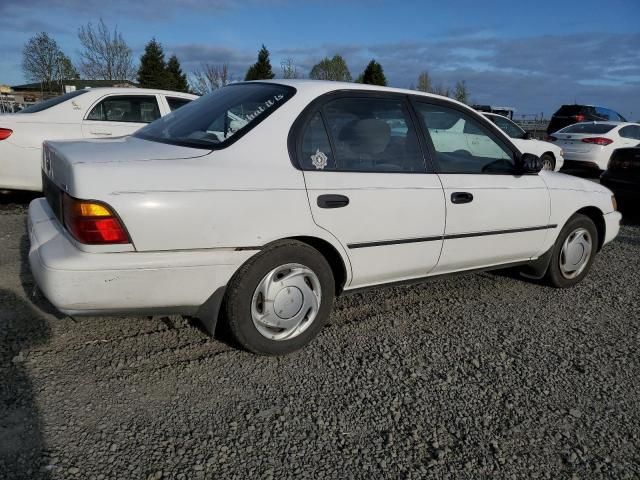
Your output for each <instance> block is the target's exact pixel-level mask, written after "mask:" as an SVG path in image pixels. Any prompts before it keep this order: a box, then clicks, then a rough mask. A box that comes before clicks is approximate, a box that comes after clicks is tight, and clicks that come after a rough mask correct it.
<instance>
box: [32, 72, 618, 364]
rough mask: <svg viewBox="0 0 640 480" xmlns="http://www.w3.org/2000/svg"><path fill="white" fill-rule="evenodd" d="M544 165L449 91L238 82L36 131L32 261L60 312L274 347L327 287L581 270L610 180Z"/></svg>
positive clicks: (322, 298) (599, 235)
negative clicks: (62, 131) (134, 317)
mask: <svg viewBox="0 0 640 480" xmlns="http://www.w3.org/2000/svg"><path fill="white" fill-rule="evenodd" d="M460 122H462V124H461V125H460ZM453 126H456V129H455V130H452V127H453ZM479 136H483V137H485V139H486V141H485V142H483V143H480V142H477V141H476V140H477V139H478V137H479ZM541 168H542V165H541V161H540V159H539V158H538V157H535V156H533V155H530V154H522V153H521V152H520V151H519V150H518V148H517V147H516V146H515V145H514V144H513V143H512V142H511V141H510V140H509V138H508V137H507V136H505V135H504V134H502V132H501V131H500V130H498V128H497V127H496V126H495V125H494V124H493V123H491V122H490V121H489V120H487V119H486V118H485V117H483V116H482V115H480V114H479V113H478V112H476V111H474V110H472V109H471V108H469V107H467V106H466V105H464V104H462V103H459V102H456V101H455V100H451V99H447V98H443V97H439V96H436V95H430V94H424V93H420V92H416V91H412V90H402V89H393V88H384V87H377V86H373V85H361V84H355V83H338V82H316V81H308V80H307V81H304V80H278V81H268V82H248V83H238V84H233V85H230V86H227V87H224V88H222V89H219V90H217V91H215V92H214V93H211V94H209V95H207V96H205V97H203V98H201V99H199V100H196V101H194V102H192V103H190V104H189V105H186V106H185V107H183V108H181V109H180V110H178V111H176V112H174V113H172V114H171V115H168V116H167V117H165V118H162V119H159V120H156V121H155V122H154V123H152V124H150V125H148V126H146V127H144V128H143V129H141V130H139V131H138V132H136V133H135V134H134V135H132V136H129V137H122V138H117V139H111V140H103V141H100V142H97V141H68V142H61V141H56V142H49V141H47V142H45V144H44V160H43V169H44V176H45V197H46V198H43V199H37V200H34V201H33V202H32V203H31V204H30V206H29V222H28V223H29V235H30V239H31V249H30V252H29V261H30V264H31V269H32V272H33V274H34V277H35V279H36V281H37V283H38V285H39V286H40V288H41V290H42V291H43V292H44V294H45V295H46V297H47V298H48V299H49V300H50V301H51V302H52V303H53V305H55V306H56V307H57V308H58V309H59V310H61V311H62V312H65V313H67V314H70V315H83V314H85V315H86V314H89V315H98V314H113V313H116V312H118V313H133V312H136V313H140V312H144V313H153V312H165V313H175V314H187V315H194V316H196V317H198V318H200V320H202V322H203V324H204V325H205V326H206V328H207V330H208V331H209V332H213V331H214V330H215V325H216V322H217V321H218V318H220V319H222V320H223V321H225V322H226V323H227V325H228V328H229V331H230V332H231V333H232V335H233V336H234V338H235V339H236V340H237V341H238V342H239V344H240V345H242V346H244V347H245V348H247V349H248V350H250V351H253V352H257V353H261V354H281V353H286V352H290V351H292V350H295V349H297V348H300V347H302V346H303V345H305V344H307V343H308V342H309V341H311V340H312V339H313V338H314V337H315V336H316V335H317V334H318V332H319V331H320V329H321V328H322V326H323V325H324V324H325V323H326V322H327V320H328V318H329V314H330V312H331V308H332V304H333V299H334V296H335V295H339V294H341V293H343V292H353V291H356V290H360V289H364V288H369V287H375V286H379V285H384V284H390V283H396V282H414V281H417V280H420V279H424V278H433V277H437V276H442V275H446V274H450V273H455V272H464V271H467V272H469V271H478V270H490V269H495V268H504V267H507V266H510V267H518V268H520V269H521V270H522V271H525V272H527V274H528V275H530V276H532V277H535V278H544V279H545V280H546V281H547V282H548V283H549V284H550V285H553V286H555V287H571V286H573V285H575V284H577V283H578V282H580V281H581V280H582V279H583V278H584V277H585V275H586V274H587V272H588V271H589V269H590V267H591V264H592V261H593V258H594V256H595V254H596V252H597V251H598V250H600V249H601V248H602V246H603V245H604V244H606V243H607V242H610V241H611V240H612V239H613V238H614V237H615V236H616V235H617V233H618V229H619V222H620V218H621V216H620V214H619V213H618V212H616V211H615V207H614V204H613V198H612V195H611V192H610V191H609V190H608V189H607V188H605V187H603V186H601V185H599V184H596V183H594V182H590V181H587V180H583V179H580V178H577V177H571V176H568V175H563V174H559V173H556V172H542V173H539V171H540V169H541ZM497 294H499V293H497Z"/></svg>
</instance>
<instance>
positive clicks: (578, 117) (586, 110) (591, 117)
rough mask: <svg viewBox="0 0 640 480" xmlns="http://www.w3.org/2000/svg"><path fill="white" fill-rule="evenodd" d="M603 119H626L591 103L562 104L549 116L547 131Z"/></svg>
mask: <svg viewBox="0 0 640 480" xmlns="http://www.w3.org/2000/svg"><path fill="white" fill-rule="evenodd" d="M603 120H610V121H613V122H626V121H627V120H626V119H625V118H624V117H623V116H622V115H620V114H619V113H618V112H614V111H613V110H611V109H609V108H602V107H594V106H592V105H562V106H561V107H560V108H559V109H558V111H557V112H556V113H554V114H553V116H552V117H551V121H550V122H549V126H548V127H547V133H548V134H551V133H554V132H557V131H558V130H560V129H561V128H564V127H568V126H569V125H573V124H574V123H579V122H593V121H603Z"/></svg>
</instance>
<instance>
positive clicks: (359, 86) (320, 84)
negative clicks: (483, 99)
mask: <svg viewBox="0 0 640 480" xmlns="http://www.w3.org/2000/svg"><path fill="white" fill-rule="evenodd" d="M256 82H262V83H275V84H278V85H288V86H290V87H294V88H295V89H296V90H300V91H305V92H306V93H314V94H316V95H318V96H319V95H322V94H324V93H329V92H335V91H340V90H360V91H362V90H370V91H374V92H389V93H402V94H404V95H416V96H421V97H428V98H439V99H445V100H449V101H450V102H454V103H458V104H460V105H464V106H465V107H467V108H471V107H469V106H468V105H465V104H464V103H461V102H458V101H457V100H455V99H453V98H450V97H444V96H442V95H436V94H434V93H426V92H421V91H419V90H410V89H408V88H394V87H382V86H379V85H369V84H367V83H353V82H333V81H330V80H310V79H292V80H289V79H276V80H256ZM241 83H252V82H241Z"/></svg>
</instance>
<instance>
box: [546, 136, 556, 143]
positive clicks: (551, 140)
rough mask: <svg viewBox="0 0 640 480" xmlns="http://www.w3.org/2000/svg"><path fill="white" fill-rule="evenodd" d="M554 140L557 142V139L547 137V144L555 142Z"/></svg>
mask: <svg viewBox="0 0 640 480" xmlns="http://www.w3.org/2000/svg"><path fill="white" fill-rule="evenodd" d="M556 140H558V137H554V136H553V135H549V136H548V137H547V142H555V141H556Z"/></svg>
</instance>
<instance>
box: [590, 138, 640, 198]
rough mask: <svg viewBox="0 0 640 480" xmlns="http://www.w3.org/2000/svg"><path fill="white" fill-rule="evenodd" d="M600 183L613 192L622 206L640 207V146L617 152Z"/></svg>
mask: <svg viewBox="0 0 640 480" xmlns="http://www.w3.org/2000/svg"><path fill="white" fill-rule="evenodd" d="M600 183H601V184H602V185H605V186H606V187H608V188H610V189H611V190H613V192H614V193H615V195H616V200H617V201H618V203H619V204H620V205H621V206H623V207H636V208H638V207H640V146H639V147H636V148H619V149H617V150H615V151H614V152H613V155H611V161H610V162H609V168H608V169H607V170H606V171H605V172H604V173H603V174H602V176H601V177H600Z"/></svg>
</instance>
